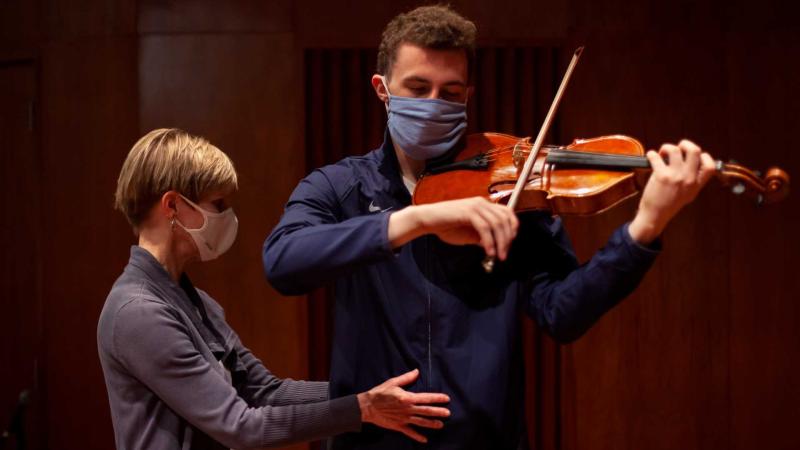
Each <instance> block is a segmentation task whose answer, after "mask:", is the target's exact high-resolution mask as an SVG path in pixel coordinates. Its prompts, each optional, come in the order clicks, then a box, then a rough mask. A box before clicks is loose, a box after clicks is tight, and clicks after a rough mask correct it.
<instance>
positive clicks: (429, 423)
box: [408, 416, 444, 430]
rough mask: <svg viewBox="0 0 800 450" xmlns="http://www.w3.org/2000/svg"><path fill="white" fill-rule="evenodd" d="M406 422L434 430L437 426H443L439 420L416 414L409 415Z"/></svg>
mask: <svg viewBox="0 0 800 450" xmlns="http://www.w3.org/2000/svg"><path fill="white" fill-rule="evenodd" d="M408 423H410V424H411V425H416V426H418V427H423V428H433V429H434V430H438V429H439V428H442V427H443V426H444V424H443V423H442V421H441V420H432V419H426V418H424V417H417V416H411V417H409V418H408Z"/></svg>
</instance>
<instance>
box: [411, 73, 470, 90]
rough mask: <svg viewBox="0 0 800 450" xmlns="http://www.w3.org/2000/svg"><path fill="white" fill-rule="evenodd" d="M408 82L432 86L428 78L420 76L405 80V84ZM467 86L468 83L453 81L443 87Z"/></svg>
mask: <svg viewBox="0 0 800 450" xmlns="http://www.w3.org/2000/svg"><path fill="white" fill-rule="evenodd" d="M407 82H417V83H428V84H430V82H431V80H429V79H427V78H423V77H420V76H415V75H412V76H410V77H408V78H405V79H403V83H407ZM466 85H467V84H466V83H464V82H463V81H459V80H452V81H448V82H447V83H444V84H443V86H459V87H465V86H466Z"/></svg>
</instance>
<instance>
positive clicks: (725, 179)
mask: <svg viewBox="0 0 800 450" xmlns="http://www.w3.org/2000/svg"><path fill="white" fill-rule="evenodd" d="M717 178H718V179H719V180H720V182H721V184H722V185H723V186H725V187H730V188H731V192H733V193H734V194H736V195H744V196H746V197H748V198H751V199H753V200H754V201H755V202H756V204H759V205H760V204H769V203H776V202H779V201H781V200H783V199H784V198H786V196H787V195H788V194H789V174H787V173H786V172H785V171H784V170H783V169H781V168H778V167H771V168H769V169H768V170H767V172H766V175H764V176H763V177H762V176H761V174H760V173H758V172H756V171H753V170H750V169H748V168H747V167H744V166H741V165H739V164H737V163H735V162H729V163H723V162H722V161H718V162H717Z"/></svg>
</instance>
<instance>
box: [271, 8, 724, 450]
mask: <svg viewBox="0 0 800 450" xmlns="http://www.w3.org/2000/svg"><path fill="white" fill-rule="evenodd" d="M475 34H476V28H475V25H474V24H473V23H472V22H470V21H468V20H466V19H464V18H463V17H461V16H460V15H458V14H457V13H456V12H454V11H452V10H451V9H449V8H448V7H444V6H427V7H420V8H417V9H415V10H413V11H411V12H408V13H405V14H400V15H399V16H397V17H395V18H394V19H393V20H392V21H391V22H390V23H389V24H388V25H387V27H386V29H385V30H384V33H383V37H382V41H381V44H380V48H379V54H378V67H377V71H378V74H376V75H374V76H373V77H372V86H373V87H374V89H375V92H376V94H377V96H378V98H379V99H380V100H381V101H382V102H384V103H385V105H386V109H387V112H388V122H387V131H386V134H385V141H384V143H383V145H382V146H381V147H380V148H378V149H376V150H373V151H371V152H369V153H367V154H366V155H364V156H360V157H350V158H345V159H343V160H342V161H340V162H338V163H336V164H333V165H330V166H326V167H322V168H320V169H318V170H315V171H314V172H312V173H311V174H310V175H308V176H307V177H306V178H305V179H303V180H302V181H301V182H300V184H299V185H298V186H297V188H296V189H295V191H294V192H293V193H292V195H291V197H290V198H289V201H288V203H287V205H286V209H285V212H284V215H283V217H282V218H281V220H280V223H279V224H278V225H277V226H276V228H275V229H274V230H273V231H272V233H271V234H270V236H269V237H268V238H267V240H266V242H265V245H264V253H263V259H264V268H265V272H266V275H267V278H268V279H269V281H270V282H271V283H272V285H273V286H274V287H275V288H276V289H277V290H278V291H280V292H281V293H283V294H286V295H297V294H303V293H307V292H308V291H310V290H311V289H314V288H316V287H318V286H321V285H323V284H325V283H328V282H335V283H336V302H335V319H334V320H335V330H334V336H333V344H332V347H333V348H332V362H331V374H330V375H331V381H330V390H331V393H330V394H331V398H335V397H340V396H344V395H349V394H352V393H356V392H362V391H364V390H365V389H368V388H370V387H371V386H374V385H376V384H378V383H379V382H380V381H381V380H384V379H386V378H389V377H391V376H394V375H397V374H401V373H404V372H407V371H409V370H411V369H415V368H418V369H419V370H420V375H419V379H418V380H417V382H416V384H415V385H413V386H410V387H409V388H410V390H412V391H415V390H420V391H422V390H424V391H430V392H434V391H435V392H443V393H446V394H447V395H449V397H450V403H449V409H450V411H451V416H450V417H448V418H446V419H443V420H442V421H438V420H436V419H430V418H423V417H421V416H420V417H418V418H416V419H414V420H412V421H410V422H409V423H408V424H407V425H406V426H404V427H399V428H397V429H396V431H398V432H392V431H386V430H381V429H378V428H370V427H368V426H365V427H364V428H363V430H362V432H361V433H359V434H349V435H343V436H341V437H338V438H335V439H334V440H333V442H332V448H334V449H350V448H353V449H355V448H358V449H386V448H412V447H414V446H415V445H416V444H415V443H414V442H413V441H412V440H411V439H407V438H406V437H405V436H403V434H405V435H406V436H407V437H410V438H412V439H414V440H416V441H419V442H428V443H429V444H430V445H431V446H433V447H436V448H453V449H456V448H457V449H473V448H474V449H487V448H492V449H509V450H511V449H518V448H527V442H526V435H525V429H524V405H523V397H524V395H523V392H524V373H523V355H522V342H521V324H520V321H519V316H520V313H521V312H522V313H525V314H527V315H528V316H530V317H532V318H533V319H535V320H536V321H537V323H538V324H539V325H540V326H541V327H543V328H544V329H545V330H546V331H547V332H548V333H549V334H550V335H551V336H552V337H553V338H554V339H556V340H557V341H559V342H570V341H572V340H574V339H577V338H578V337H580V336H581V335H582V334H583V333H584V332H585V331H586V330H587V329H589V328H590V327H591V326H592V325H593V324H594V323H595V322H596V321H597V320H598V319H599V318H600V317H601V316H602V315H603V314H604V313H605V312H606V311H608V310H609V309H611V308H612V307H613V306H614V305H616V304H617V303H618V302H619V301H621V300H622V299H623V298H625V297H626V296H628V295H629V294H630V293H631V292H632V291H633V290H634V289H635V288H636V286H637V285H638V284H639V282H640V281H641V279H642V278H643V276H644V275H645V273H646V272H647V270H648V269H649V268H650V266H651V265H652V263H653V261H654V259H655V258H656V256H657V255H658V253H659V242H658V239H657V238H658V236H659V235H660V234H661V233H662V232H663V230H664V228H665V227H666V225H667V223H668V222H669V221H670V220H671V219H672V217H674V216H675V214H676V213H677V212H678V211H679V210H680V209H681V208H682V207H683V206H684V205H686V204H688V203H690V202H691V201H692V200H693V199H694V198H695V197H696V195H697V193H698V192H699V191H700V189H701V188H702V187H703V185H705V183H706V182H707V181H708V180H709V178H710V177H711V176H712V175H713V172H714V162H713V160H712V159H711V157H710V156H709V155H708V154H706V153H703V152H702V151H701V149H700V148H699V147H698V146H697V145H695V144H694V143H692V142H690V141H686V140H684V141H681V142H680V143H679V144H678V145H672V144H664V145H663V146H662V147H661V148H660V150H659V151H658V152H655V151H650V152H648V153H647V158H648V160H649V161H650V164H651V165H652V168H653V173H652V176H651V177H650V179H649V181H648V183H647V185H646V187H645V189H644V191H643V194H642V197H641V200H640V204H639V209H638V211H637V213H636V216H635V217H634V218H633V220H632V221H631V222H629V223H627V224H625V225H623V226H621V227H620V228H618V229H617V230H616V231H615V232H614V233H613V234H612V236H611V237H610V239H609V241H608V243H607V244H606V245H605V247H604V248H602V249H601V250H599V251H598V252H597V253H596V254H595V255H594V256H593V257H592V258H591V260H589V261H588V262H587V263H586V264H584V265H579V263H578V261H577V259H576V257H575V254H574V251H573V249H572V246H571V244H570V242H569V239H568V237H567V235H566V233H565V230H564V227H563V225H562V222H561V220H560V219H559V218H558V217H552V216H550V215H549V214H543V213H525V214H521V215H520V217H519V218H518V217H517V215H516V214H515V213H514V212H513V211H511V210H510V209H509V208H507V207H505V206H502V205H497V204H493V203H491V202H489V201H487V200H485V199H482V198H471V199H463V200H452V201H445V202H440V203H435V204H429V205H420V206H412V205H411V195H410V193H411V192H413V189H414V186H415V183H416V180H417V179H418V178H419V176H420V175H421V174H422V172H423V171H424V169H425V164H426V161H429V160H432V159H436V158H440V157H443V156H444V157H446V154H447V152H448V151H449V150H452V149H453V148H454V147H455V146H457V145H458V144H459V141H460V140H461V139H462V138H463V134H464V130H465V129H466V103H467V101H468V99H469V97H470V94H471V93H472V88H471V87H470V84H469V81H470V80H469V77H468V74H469V72H470V64H472V63H473V60H474V58H473V55H474V51H475ZM485 256H489V257H494V258H496V259H497V260H498V264H497V265H496V267H495V269H494V271H492V272H491V273H486V272H485V271H484V270H483V269H482V266H481V261H482V260H483V259H484V257H485ZM420 425H423V426H426V429H425V431H422V429H421V428H415V426H420ZM431 427H433V428H435V429H434V430H429V429H428V428H431Z"/></svg>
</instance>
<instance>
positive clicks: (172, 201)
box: [159, 191, 180, 218]
mask: <svg viewBox="0 0 800 450" xmlns="http://www.w3.org/2000/svg"><path fill="white" fill-rule="evenodd" d="M178 197H180V195H179V194H178V193H177V192H176V191H167V192H165V193H164V195H162V196H161V202H160V208H159V210H160V211H161V213H162V214H164V216H165V217H167V218H172V217H174V216H175V215H176V214H178V206H177V203H178Z"/></svg>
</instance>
